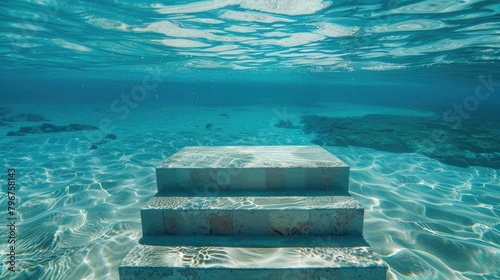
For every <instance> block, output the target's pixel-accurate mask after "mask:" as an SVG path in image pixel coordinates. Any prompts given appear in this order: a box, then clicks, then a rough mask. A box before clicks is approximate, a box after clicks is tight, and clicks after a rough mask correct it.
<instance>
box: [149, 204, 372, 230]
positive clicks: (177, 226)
mask: <svg viewBox="0 0 500 280" xmlns="http://www.w3.org/2000/svg"><path fill="white" fill-rule="evenodd" d="M363 214H364V209H363V207H362V206H361V205H360V204H359V203H358V202H357V201H356V200H355V199H354V198H353V197H351V196H347V195H343V196H340V195H339V196H256V197H255V196H247V197H245V196H238V197H233V196H231V197H164V196H161V197H153V198H152V199H151V200H150V201H149V202H148V203H147V204H146V205H145V206H144V207H143V208H142V209H141V219H142V231H143V234H144V235H162V234H165V235H262V236H291V235H310V236H322V235H346V234H350V235H359V236H360V235H362V233H363Z"/></svg>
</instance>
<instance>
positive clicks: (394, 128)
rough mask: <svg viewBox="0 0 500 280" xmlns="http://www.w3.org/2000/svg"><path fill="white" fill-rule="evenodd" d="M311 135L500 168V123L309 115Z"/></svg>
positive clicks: (330, 142) (327, 141)
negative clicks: (457, 124)
mask: <svg viewBox="0 0 500 280" xmlns="http://www.w3.org/2000/svg"><path fill="white" fill-rule="evenodd" d="M301 123H303V124H304V127H303V131H304V132H305V133H306V134H315V138H314V139H313V140H312V142H313V143H315V144H318V145H325V146H359V147H367V148H372V149H376V150H381V151H388V152H395V153H412V152H416V153H421V154H424V155H426V156H428V157H430V158H434V159H437V160H439V161H441V162H443V163H446V164H450V165H455V166H460V167H467V166H469V165H474V166H485V167H492V168H496V169H500V140H499V139H500V123H499V122H498V121H492V120H485V119H474V118H469V119H468V120H466V121H464V122H463V123H462V125H461V126H460V127H459V128H458V129H453V128H452V127H451V125H450V124H449V123H447V122H445V121H443V120H440V119H436V118H433V117H414V116H397V115H366V116H364V117H348V118H334V117H323V116H315V115H305V116H302V118H301Z"/></svg>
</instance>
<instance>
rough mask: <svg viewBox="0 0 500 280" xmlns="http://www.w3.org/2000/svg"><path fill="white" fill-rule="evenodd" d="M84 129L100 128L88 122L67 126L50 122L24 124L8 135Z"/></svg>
mask: <svg viewBox="0 0 500 280" xmlns="http://www.w3.org/2000/svg"><path fill="white" fill-rule="evenodd" d="M82 130H98V128H97V127H95V126H92V125H87V124H74V123H72V124H70V125H66V126H58V125H53V124H50V123H43V124H42V125H39V126H23V127H21V128H20V129H19V130H18V131H10V132H8V133H7V136H24V135H26V134H39V133H57V132H72V131H82Z"/></svg>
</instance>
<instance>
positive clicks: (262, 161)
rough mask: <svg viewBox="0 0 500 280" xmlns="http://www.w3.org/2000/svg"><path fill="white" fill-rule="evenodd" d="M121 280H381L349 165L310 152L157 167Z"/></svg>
mask: <svg viewBox="0 0 500 280" xmlns="http://www.w3.org/2000/svg"><path fill="white" fill-rule="evenodd" d="M156 179H157V186H158V193H157V195H156V196H154V197H153V198H151V200H150V201H149V202H147V204H146V205H144V207H143V208H142V209H141V222H142V232H143V237H142V238H141V240H140V241H139V244H138V245H136V246H135V247H134V248H133V249H132V250H131V251H130V252H129V254H128V255H127V256H126V257H125V259H124V260H123V261H122V263H121V264H120V267H119V274H120V279H122V280H125V279H148V280H156V279H217V280H219V279H228V280H234V279H238V280H244V279H283V280H285V279H287V280H290V279H386V273H387V265H386V264H385V263H384V262H383V261H382V259H381V258H380V257H379V256H378V255H377V254H376V253H375V252H374V251H373V250H372V248H371V247H370V246H369V245H368V244H367V243H366V242H365V240H364V238H363V216H364V208H363V207H362V206H361V205H360V204H359V203H358V202H357V201H356V200H355V199H354V198H353V197H351V196H350V195H349V192H348V190H349V166H347V165H346V164H345V163H343V162H342V161H340V160H339V159H338V158H336V157H335V156H333V155H332V154H330V153H329V152H328V151H326V150H324V149H323V148H320V147H316V146H221V147H207V146H201V147H185V148H183V149H181V150H180V151H178V152H177V153H176V154H174V155H173V156H171V157H170V158H169V159H167V161H166V162H164V163H163V164H161V165H160V166H158V167H157V168H156Z"/></svg>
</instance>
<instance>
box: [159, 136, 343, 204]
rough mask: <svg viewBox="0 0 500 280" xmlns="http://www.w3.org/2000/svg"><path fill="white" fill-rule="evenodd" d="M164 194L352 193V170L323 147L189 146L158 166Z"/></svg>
mask: <svg viewBox="0 0 500 280" xmlns="http://www.w3.org/2000/svg"><path fill="white" fill-rule="evenodd" d="M156 181H157V184H158V192H159V193H160V194H169V193H170V192H172V191H174V192H180V191H184V192H185V195H204V196H207V195H217V194H219V193H220V192H234V193H237V192H242V191H251V192H254V193H256V192H267V191H297V190H303V191H317V190H319V191H337V192H345V193H347V192H348V186H349V166H347V165H346V164H345V163H343V162H342V161H341V160H339V159H338V158H336V157H335V156H333V155H332V154H330V153H328V152H326V151H325V150H324V149H322V148H319V147H310V146H292V147H290V146H270V147H267V146H256V147H251V146H250V147H247V146H233V147H186V148H183V149H181V150H180V151H179V152H177V153H176V154H175V155H173V156H172V157H170V158H169V159H168V160H167V161H166V162H164V163H163V164H161V165H160V166H159V167H157V168H156Z"/></svg>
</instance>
